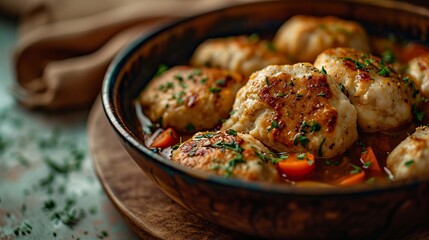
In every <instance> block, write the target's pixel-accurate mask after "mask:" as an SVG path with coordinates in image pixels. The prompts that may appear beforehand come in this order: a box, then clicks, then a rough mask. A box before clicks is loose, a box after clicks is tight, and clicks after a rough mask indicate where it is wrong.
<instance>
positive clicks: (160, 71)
mask: <svg viewBox="0 0 429 240" xmlns="http://www.w3.org/2000/svg"><path fill="white" fill-rule="evenodd" d="M168 69H169V67H168V66H167V65H165V64H160V65H159V66H158V70H157V71H156V73H155V77H157V76H160V75H162V74H163V73H164V72H166V71H167V70H168Z"/></svg>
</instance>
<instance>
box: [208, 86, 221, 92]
mask: <svg viewBox="0 0 429 240" xmlns="http://www.w3.org/2000/svg"><path fill="white" fill-rule="evenodd" d="M209 91H210V92H211V93H219V92H220V91H222V88H216V87H211V88H209Z"/></svg>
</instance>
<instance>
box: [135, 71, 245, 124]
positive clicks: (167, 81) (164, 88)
mask: <svg viewBox="0 0 429 240" xmlns="http://www.w3.org/2000/svg"><path fill="white" fill-rule="evenodd" d="M245 81H246V80H245V79H244V77H243V76H242V75H241V74H238V73H235V72H231V71H227V70H222V69H214V68H194V67H189V66H176V67H174V68H172V69H170V70H168V71H167V72H165V73H164V74H162V75H161V76H159V77H156V78H154V79H153V80H152V81H151V82H150V83H149V85H148V86H147V87H146V88H145V89H144V90H143V91H142V93H141V94H140V99H139V100H140V103H141V106H142V107H143V111H144V113H145V114H146V115H147V116H148V117H149V119H150V120H152V121H153V122H161V127H163V128H166V127H173V128H175V129H176V130H178V131H182V132H195V131H198V130H203V129H212V128H214V127H216V126H218V125H220V124H221V120H222V119H224V118H227V117H228V116H229V112H230V111H231V108H232V104H233V103H234V99H235V95H236V93H237V91H238V89H240V88H241V87H242V86H243V85H244V83H245Z"/></svg>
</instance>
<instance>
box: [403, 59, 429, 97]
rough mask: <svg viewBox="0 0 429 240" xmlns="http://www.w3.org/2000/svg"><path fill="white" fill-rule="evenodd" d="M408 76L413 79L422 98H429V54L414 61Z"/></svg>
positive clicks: (410, 65)
mask: <svg viewBox="0 0 429 240" xmlns="http://www.w3.org/2000/svg"><path fill="white" fill-rule="evenodd" d="M407 74H408V75H409V76H410V77H411V80H412V81H413V82H414V84H415V86H416V87H417V89H418V90H419V91H420V93H421V94H422V96H424V97H426V98H428V97H429V53H426V54H423V55H421V56H419V57H416V58H414V59H412V60H411V61H410V62H409V64H408V69H407Z"/></svg>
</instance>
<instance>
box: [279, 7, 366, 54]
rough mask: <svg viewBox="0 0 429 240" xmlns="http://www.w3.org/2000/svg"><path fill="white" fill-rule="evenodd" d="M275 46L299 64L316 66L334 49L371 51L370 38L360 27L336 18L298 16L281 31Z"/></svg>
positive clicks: (284, 25) (354, 23) (290, 20)
mask: <svg viewBox="0 0 429 240" xmlns="http://www.w3.org/2000/svg"><path fill="white" fill-rule="evenodd" d="M274 45H275V46H276V48H277V49H278V50H279V52H281V53H284V54H286V56H288V57H289V58H290V59H292V60H293V61H295V62H313V61H314V59H316V57H317V55H319V54H320V53H321V52H322V51H323V50H325V49H328V48H333V47H352V48H356V49H359V50H362V51H365V52H368V51H369V42H368V37H367V34H366V32H365V29H364V28H363V27H362V26H361V25H360V24H359V23H357V22H353V21H346V20H342V19H339V18H336V17H332V16H328V17H323V18H320V17H312V16H302V15H297V16H294V17H292V18H291V19H289V20H288V21H287V22H286V23H284V24H283V25H282V27H281V28H280V29H279V30H278V32H277V34H276V36H275V38H274Z"/></svg>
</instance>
